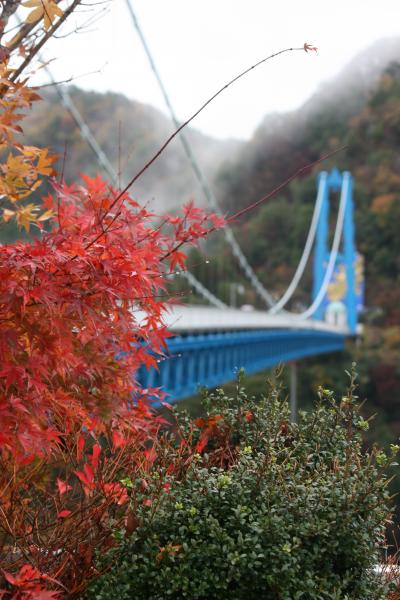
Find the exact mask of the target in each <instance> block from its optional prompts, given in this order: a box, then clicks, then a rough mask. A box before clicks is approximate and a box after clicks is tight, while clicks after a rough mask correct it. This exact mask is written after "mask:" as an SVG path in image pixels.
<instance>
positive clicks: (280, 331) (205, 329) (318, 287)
mask: <svg viewBox="0 0 400 600" xmlns="http://www.w3.org/2000/svg"><path fill="white" fill-rule="evenodd" d="M332 191H333V192H337V191H339V192H340V202H339V208H338V213H337V219H336V227H335V232H334V236H333V242H332V246H331V248H328V238H329V214H330V192H332ZM313 246H315V249H314V259H313V272H314V285H313V294H312V302H311V304H310V306H309V307H308V308H307V309H306V310H304V311H303V312H301V313H290V312H287V311H285V310H284V306H285V305H286V304H287V302H288V301H289V300H290V298H291V297H292V296H293V294H294V292H295V290H296V288H297V285H298V283H299V281H300V279H301V276H302V275H303V273H304V270H305V267H306V264H307V262H308V259H309V257H310V254H311V250H312V247H313ZM359 263H360V256H359V255H358V254H357V252H356V247H355V238H354V221H353V183H352V177H351V175H350V173H348V172H344V173H342V174H341V173H339V172H338V171H337V170H336V169H334V170H333V171H332V172H331V173H329V174H328V173H326V172H322V173H320V175H319V177H318V191H317V201H316V203H315V208H314V214H313V218H312V222H311V226H310V229H309V233H308V237H307V241H306V244H305V247H304V251H303V254H302V257H301V259H300V262H299V265H298V267H297V270H296V272H295V275H294V277H293V279H292V281H291V283H290V285H289V287H288V288H287V291H286V292H285V294H284V295H283V296H282V298H281V299H280V300H277V301H276V302H275V303H273V304H272V306H270V307H269V309H268V310H265V311H260V310H257V311H255V310H254V311H243V310H237V309H233V308H230V307H228V306H226V305H223V304H222V303H221V302H220V301H217V302H213V304H214V306H213V307H207V306H174V307H173V308H172V309H171V311H170V313H169V314H168V315H167V317H166V323H167V325H168V327H169V329H170V330H171V331H172V332H173V333H174V337H172V338H171V339H170V340H169V341H168V351H167V353H166V355H165V356H163V357H160V360H159V364H158V368H157V369H155V368H152V369H149V370H147V369H146V368H145V367H142V368H141V369H140V371H139V374H138V378H139V381H140V382H141V384H142V386H143V387H144V388H154V387H160V388H161V389H162V390H163V391H164V392H165V393H166V394H167V399H168V401H169V402H171V401H178V400H180V399H183V398H185V397H188V396H191V395H193V394H195V393H196V392H197V391H198V389H199V387H203V386H204V387H207V388H213V387H216V386H218V385H221V384H223V383H225V382H228V381H231V380H232V379H234V377H235V373H236V372H237V370H238V369H240V368H242V367H243V368H244V369H245V371H246V372H247V373H255V372H257V371H261V370H264V369H267V368H269V367H273V366H275V365H278V364H280V363H287V362H291V363H292V364H293V361H298V360H300V359H302V358H305V357H309V356H317V355H320V354H325V353H329V352H337V351H341V350H343V349H344V345H345V340H346V338H348V337H352V336H355V335H356V334H357V315H358V312H359V309H360V305H361V304H362V293H363V290H362V287H363V283H362V272H361V271H360V264H359ZM209 300H210V298H209ZM293 375H294V376H295V371H293V373H292V378H293Z"/></svg>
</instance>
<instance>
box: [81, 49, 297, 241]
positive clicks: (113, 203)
mask: <svg viewBox="0 0 400 600" xmlns="http://www.w3.org/2000/svg"><path fill="white" fill-rule="evenodd" d="M304 50H305V48H304V46H301V47H298V48H285V49H284V50H279V52H274V53H273V54H270V55H269V56H267V57H265V58H263V59H261V60H259V61H258V62H257V63H255V64H254V65H252V66H251V67H248V68H247V69H245V70H244V71H242V72H241V73H239V75H236V77H234V78H233V79H231V80H230V81H229V82H228V83H226V84H225V85H224V86H222V87H221V88H220V89H219V90H218V91H217V92H216V93H215V94H213V95H212V96H211V97H210V98H209V99H208V100H206V102H204V103H203V104H202V105H201V106H200V108H199V109H198V110H196V112H195V113H193V115H192V116H191V117H189V118H188V119H187V120H186V121H184V122H183V123H182V124H181V125H180V126H179V127H178V128H177V129H176V130H175V131H174V132H173V133H172V134H171V135H170V136H169V138H168V139H167V140H166V141H165V142H164V143H163V144H162V146H161V147H160V148H159V149H158V151H157V152H156V153H155V154H154V155H153V156H152V158H150V159H149V160H148V161H147V163H146V164H145V165H144V166H143V167H142V168H141V169H140V171H138V172H137V173H136V175H134V177H132V179H131V180H130V181H129V183H127V185H126V186H125V187H124V188H123V190H121V191H120V192H119V194H118V195H117V196H116V198H115V199H114V201H113V202H112V203H111V205H110V207H109V209H108V212H107V214H108V213H109V212H110V211H111V210H112V209H113V208H114V206H115V205H116V204H117V202H118V201H119V200H120V199H121V198H122V197H123V196H124V195H125V194H126V192H127V191H128V190H129V189H130V188H131V187H132V185H133V184H134V183H135V182H136V181H137V180H138V179H139V177H141V175H143V173H144V172H145V171H147V169H148V168H149V167H150V166H151V165H152V164H153V163H154V162H155V161H156V160H157V159H158V157H159V156H160V155H161V154H162V153H163V152H164V150H165V149H166V148H167V146H169V144H170V143H171V142H172V140H173V139H175V137H176V136H177V135H178V134H179V133H180V132H181V131H182V130H183V129H184V128H185V127H187V125H189V123H191V122H192V121H193V120H194V119H195V118H196V117H197V116H198V115H199V114H200V113H201V112H202V111H203V110H204V109H205V108H206V107H207V106H208V105H209V104H210V103H211V102H213V101H214V100H215V99H216V98H217V97H218V96H219V95H220V94H222V92H224V91H225V90H226V89H228V88H229V87H230V86H231V85H233V84H234V83H235V82H236V81H238V80H239V79H241V78H242V77H244V76H245V75H247V74H248V73H250V72H251V71H253V70H254V69H256V68H257V67H259V66H260V65H262V64H264V63H265V62H267V61H269V60H271V59H273V58H276V57H277V56H280V55H281V54H285V53H287V52H297V51H302V52H304ZM119 214H120V212H118V213H117V214H116V215H115V216H114V217H113V218H112V220H111V223H110V224H109V227H110V226H111V225H112V223H113V222H114V221H115V219H116V218H117V217H118V216H119ZM105 216H106V215H105ZM109 227H108V228H109ZM106 231H107V228H106ZM102 235H104V234H103V233H100V234H99V235H98V236H96V238H95V239H94V240H93V241H92V242H90V244H88V246H86V249H88V248H90V246H93V244H95V243H96V242H97V241H98V240H99V239H100V238H101V237H102Z"/></svg>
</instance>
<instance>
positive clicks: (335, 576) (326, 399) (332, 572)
mask: <svg viewBox="0 0 400 600" xmlns="http://www.w3.org/2000/svg"><path fill="white" fill-rule="evenodd" d="M178 420H179V421H180V423H179V428H180V434H179V436H175V437H178V439H176V441H175V442H172V441H171V437H168V436H164V437H163V438H162V440H160V449H159V450H158V452H159V455H161V454H163V450H162V449H163V448H164V450H165V451H164V454H163V456H164V458H163V459H162V460H161V459H157V460H156V462H155V463H154V465H153V467H152V470H151V472H150V473H149V474H148V475H147V483H146V486H145V487H146V498H147V499H149V498H151V497H152V494H153V496H154V498H156V499H155V500H154V498H153V500H151V501H149V500H147V502H146V501H143V498H144V496H143V489H142V488H143V485H142V488H141V491H140V492H137V491H136V490H137V487H138V486H139V485H140V483H139V482H137V484H136V482H131V481H130V480H129V477H128V478H126V479H125V480H124V481H125V483H126V485H127V486H128V488H129V489H130V493H131V494H132V506H134V507H135V515H136V517H137V519H138V527H137V528H136V529H135V531H134V532H133V533H132V534H131V535H130V536H126V535H125V534H124V532H117V533H116V538H117V540H118V545H117V546H116V547H115V548H113V549H112V550H110V552H109V553H108V554H107V555H106V556H103V557H99V568H100V569H107V572H106V573H105V574H104V575H102V576H101V577H99V578H98V579H96V580H95V581H94V582H93V583H92V584H91V586H90V589H89V591H88V598H89V599H97V600H113V599H115V600H125V599H126V600H128V599H129V600H136V599H137V600H139V599H140V600H142V599H143V600H144V599H146V600H147V599H151V600H161V599H168V598H173V599H174V600H178V599H179V600H180V599H184V598H188V599H191V600H195V599H204V600H206V599H207V600H214V599H215V600H225V599H227V600H256V599H257V600H259V599H271V600H272V599H277V600H278V599H279V600H297V599H302V600H322V599H326V600H328V599H329V600H334V599H337V600H339V599H340V600H346V599H347V600H358V599H359V600H367V599H368V600H371V599H376V600H378V599H383V598H386V597H387V586H386V584H384V583H383V582H382V581H381V580H380V579H378V578H377V576H376V575H375V574H374V571H373V567H374V565H375V564H376V563H378V562H379V559H380V552H381V548H382V545H383V543H384V533H385V524H386V523H387V520H388V519H389V516H390V515H389V509H388V492H387V491H386V478H385V475H384V472H383V471H384V467H385V466H386V465H387V463H388V462H389V461H390V459H389V458H388V457H387V456H386V455H385V454H384V453H383V452H380V451H378V450H375V449H374V450H373V451H371V452H370V453H369V452H366V451H364V450H363V446H362V435H361V434H362V430H363V429H364V430H365V429H367V428H368V423H367V422H366V421H365V420H364V419H363V418H362V417H361V416H360V414H359V411H358V408H357V405H356V400H355V398H354V397H353V385H351V386H350V391H349V394H348V396H346V397H345V398H342V399H341V400H340V401H335V399H334V398H333V395H332V394H331V393H330V392H329V391H327V390H321V391H320V400H319V402H318V403H317V405H316V407H315V410H314V411H313V412H311V413H307V414H306V413H303V414H301V415H300V418H299V423H298V425H293V424H291V423H290V422H289V411H288V406H287V402H286V401H285V399H282V397H281V393H280V391H279V390H276V389H272V390H270V392H269V393H268V394H267V396H266V397H264V398H262V399H261V400H260V401H255V400H254V399H249V398H247V397H246V393H245V391H244V390H243V389H242V388H241V387H240V385H239V386H238V392H237V394H236V396H235V397H234V398H227V397H225V395H224V393H223V392H222V391H219V392H218V393H217V394H216V395H214V396H211V397H210V398H208V399H207V417H206V418H205V419H203V420H198V421H197V425H196V424H195V425H193V424H192V423H191V422H190V419H189V418H188V417H178ZM182 436H184V437H185V438H186V440H189V442H188V443H189V445H190V446H191V448H194V449H195V447H196V444H198V442H199V440H200V439H201V440H203V439H204V438H205V436H207V437H209V438H210V439H209V440H208V441H207V444H206V446H205V448H204V450H203V453H202V455H201V456H200V455H199V454H192V456H191V457H190V459H188V458H187V456H186V455H185V456H186V458H184V457H183V455H182V444H181V438H182ZM166 449H168V453H169V454H170V460H171V463H174V464H175V466H176V464H177V461H178V463H179V460H181V463H182V464H181V469H180V470H178V471H177V470H176V468H175V470H174V473H173V474H172V475H171V474H170V475H168V470H167V468H166V462H165V455H166ZM396 451H397V447H393V454H395V453H396ZM179 453H181V454H180V456H181V457H182V458H179ZM189 454H190V453H189ZM189 454H188V456H189ZM170 472H171V469H170ZM160 481H162V483H163V485H162V486H161V488H160ZM166 482H167V484H166ZM160 489H163V490H164V492H163V493H162V494H161V495H158V496H157V493H156V490H160Z"/></svg>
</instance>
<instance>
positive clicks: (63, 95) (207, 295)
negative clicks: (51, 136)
mask: <svg viewBox="0 0 400 600" xmlns="http://www.w3.org/2000/svg"><path fill="white" fill-rule="evenodd" d="M40 60H41V61H42V62H43V63H44V62H45V61H44V59H43V57H40ZM45 71H46V73H47V74H48V76H49V78H50V80H51V82H52V83H53V84H54V85H55V88H56V91H57V93H58V95H59V97H60V99H61V102H62V104H63V105H64V107H65V108H66V109H67V110H68V112H69V113H70V115H71V116H72V118H73V119H74V121H75V123H76V125H77V126H78V129H79V132H80V135H81V137H82V138H83V139H84V140H85V141H86V142H87V143H88V144H89V146H90V148H91V149H92V150H93V152H94V154H95V155H96V158H97V161H98V163H99V165H100V166H101V167H102V168H103V169H104V170H105V171H106V172H107V174H108V175H109V177H110V178H111V180H112V181H113V183H114V184H117V183H118V175H117V172H116V171H115V169H114V167H113V166H112V164H111V163H110V161H109V160H108V158H107V156H106V154H105V153H104V151H103V150H102V149H101V148H100V146H99V144H98V142H97V140H96V138H95V137H94V135H93V134H92V132H91V131H90V129H89V126H88V125H87V123H86V122H85V120H84V118H83V116H82V115H81V113H80V112H79V110H78V108H77V106H76V104H75V103H74V102H73V100H72V98H71V95H70V93H69V91H68V89H67V88H64V87H63V86H59V85H57V83H56V81H55V79H54V76H53V73H52V72H51V70H50V68H49V66H48V65H46V66H45ZM182 275H183V276H184V277H185V278H186V279H187V281H188V282H189V283H190V285H191V286H192V287H193V288H194V289H195V290H196V291H197V292H199V294H201V295H202V296H203V298H204V299H205V300H207V301H208V302H210V304H212V305H213V306H216V307H217V308H227V305H226V304H224V303H223V302H222V301H221V300H220V299H219V298H217V297H216V296H215V295H214V294H213V293H212V292H210V290H208V289H207V288H206V287H204V285H203V284H202V283H200V281H198V280H197V279H196V277H195V276H194V275H193V273H190V271H182Z"/></svg>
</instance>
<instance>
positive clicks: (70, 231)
mask: <svg viewBox="0 0 400 600" xmlns="http://www.w3.org/2000/svg"><path fill="white" fill-rule="evenodd" d="M84 183H85V185H79V186H70V187H68V186H66V185H56V187H55V193H54V195H53V208H54V211H55V213H56V214H57V219H58V223H54V224H53V230H52V231H51V232H49V233H43V234H42V236H41V238H40V239H37V240H35V241H34V242H32V243H28V244H27V243H21V242H19V243H16V244H14V245H11V246H2V247H0V303H1V306H0V365H1V369H0V443H1V445H2V448H3V450H7V451H9V452H11V453H13V454H14V455H18V456H19V458H20V460H27V457H29V456H33V455H43V454H46V453H48V452H50V451H51V449H52V447H54V444H60V443H62V437H63V435H64V434H65V433H66V431H65V427H66V423H67V422H68V423H69V427H70V428H74V424H78V425H79V426H83V425H84V426H85V427H87V428H92V427H94V428H95V429H96V428H97V429H99V428H101V427H102V426H103V425H102V423H103V421H104V419H106V420H107V419H111V418H112V417H115V416H117V415H121V414H125V413H126V412H127V410H128V408H129V407H130V405H131V404H132V402H131V401H132V395H133V394H134V395H136V397H139V396H140V395H141V391H140V389H139V388H138V385H137V383H136V381H135V379H134V374H135V372H136V371H137V369H138V368H139V367H140V365H141V364H143V363H147V364H148V365H151V364H152V363H153V362H154V354H153V352H159V351H162V349H163V348H164V345H165V338H166V336H167V331H166V329H165V327H164V324H163V315H164V311H165V308H166V304H167V302H168V300H169V298H168V293H167V290H166V287H165V286H166V283H165V277H164V276H165V274H166V273H168V272H170V271H171V270H173V269H174V268H176V267H177V266H179V267H180V268H182V267H183V265H184V260H185V255H184V253H183V252H182V250H181V247H182V246H183V245H184V244H187V243H189V244H191V243H194V242H195V241H196V240H197V239H199V238H200V237H203V236H204V235H207V233H208V232H209V231H210V230H214V229H215V228H216V227H220V226H221V225H222V224H223V220H222V219H221V218H219V217H217V216H216V215H207V214H205V213H204V211H202V210H200V209H198V208H195V207H194V206H193V205H192V204H189V205H187V206H186V207H184V210H183V215H182V216H181V217H177V216H167V217H166V218H165V219H164V223H165V226H166V227H167V228H168V231H166V230H165V229H163V227H160V226H158V224H157V219H156V217H155V216H154V215H152V214H150V213H149V212H148V211H147V210H146V209H145V208H142V207H140V206H139V205H138V204H137V203H136V202H135V201H134V200H131V199H129V198H127V197H126V198H125V203H124V204H121V203H119V204H118V209H117V207H115V209H117V210H118V218H115V216H116V214H115V213H113V212H111V213H109V212H108V208H109V207H110V206H111V205H112V201H113V198H114V197H115V196H116V194H117V192H116V191H115V190H113V189H111V188H109V186H108V185H107V184H106V183H105V182H104V181H103V180H101V179H100V178H99V177H96V178H95V179H90V178H89V177H84ZM126 204H127V205H128V207H127V206H126ZM50 205H51V199H50V197H47V198H46V206H50ZM115 209H114V210H115ZM139 315H141V316H139ZM143 315H145V318H143ZM150 392H151V391H150ZM147 411H148V408H146V406H145V403H143V402H141V403H138V404H137V405H136V408H135V409H134V410H132V411H131V418H132V419H134V418H137V419H139V421H140V419H146V418H148V416H149V415H148V414H147ZM86 475H87V474H86Z"/></svg>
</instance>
